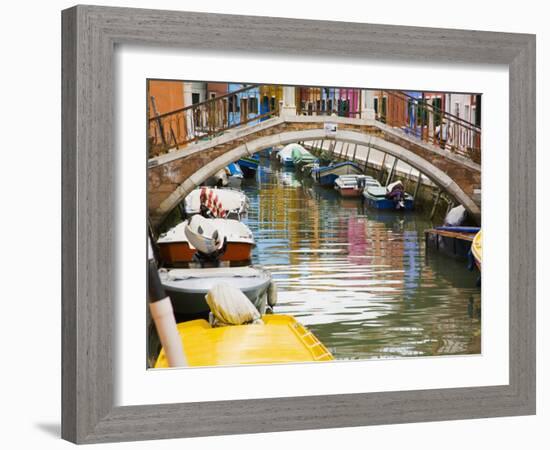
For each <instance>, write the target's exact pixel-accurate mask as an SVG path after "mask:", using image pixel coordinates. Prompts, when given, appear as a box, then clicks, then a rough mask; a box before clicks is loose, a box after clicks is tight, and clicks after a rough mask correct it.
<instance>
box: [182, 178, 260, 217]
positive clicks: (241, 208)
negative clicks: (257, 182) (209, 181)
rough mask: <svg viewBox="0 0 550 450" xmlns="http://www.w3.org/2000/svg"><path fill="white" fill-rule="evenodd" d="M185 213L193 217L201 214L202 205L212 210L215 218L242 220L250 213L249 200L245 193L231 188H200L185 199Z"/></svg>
mask: <svg viewBox="0 0 550 450" xmlns="http://www.w3.org/2000/svg"><path fill="white" fill-rule="evenodd" d="M184 205H185V213H186V214H187V216H193V215H195V214H200V213H201V205H202V207H203V209H204V208H205V207H207V208H209V209H210V212H212V213H213V214H212V216H213V217H221V218H227V219H237V220H240V219H241V218H242V217H244V216H245V215H246V213H247V211H248V207H249V200H248V197H247V196H246V195H245V194H244V192H241V191H238V190H236V189H230V188H222V189H218V188H207V187H204V186H203V187H200V188H197V189H195V190H193V191H192V192H191V193H190V194H189V195H188V196H187V197H186V198H185V202H184Z"/></svg>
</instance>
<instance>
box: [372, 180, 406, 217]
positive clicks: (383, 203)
mask: <svg viewBox="0 0 550 450" xmlns="http://www.w3.org/2000/svg"><path fill="white" fill-rule="evenodd" d="M386 194H388V189H387V188H385V187H383V186H380V185H378V186H366V187H365V190H364V191H363V197H365V201H366V203H367V206H369V207H371V208H375V209H394V210H395V209H400V210H405V211H410V210H412V209H413V208H414V199H413V197H412V195H410V194H408V193H406V192H405V193H404V198H403V200H402V203H403V204H402V206H401V205H399V204H397V205H396V202H394V201H393V200H392V199H389V198H387V196H386Z"/></svg>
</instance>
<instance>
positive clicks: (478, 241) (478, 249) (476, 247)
mask: <svg viewBox="0 0 550 450" xmlns="http://www.w3.org/2000/svg"><path fill="white" fill-rule="evenodd" d="M482 240H483V235H482V231H481V230H479V231H478V233H477V234H476V235H475V237H474V240H473V241H472V255H473V257H474V261H475V263H476V266H477V268H478V269H479V271H480V272H481V262H482V259H483V246H482V243H483V242H482Z"/></svg>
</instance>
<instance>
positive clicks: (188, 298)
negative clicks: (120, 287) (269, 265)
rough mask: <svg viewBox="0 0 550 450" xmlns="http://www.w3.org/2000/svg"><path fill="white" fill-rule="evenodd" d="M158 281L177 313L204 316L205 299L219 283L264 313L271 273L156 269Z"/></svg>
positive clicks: (269, 302)
mask: <svg viewBox="0 0 550 450" xmlns="http://www.w3.org/2000/svg"><path fill="white" fill-rule="evenodd" d="M159 277H160V281H161V283H162V285H163V287H164V289H165V290H166V293H167V294H168V296H169V297H170V299H171V300H172V306H173V308H174V311H175V312H176V313H178V314H204V315H206V314H208V312H209V311H210V308H209V307H208V304H207V303H206V299H205V296H206V294H207V293H208V291H209V290H210V289H211V288H212V287H213V286H215V285H217V284H219V283H227V284H229V285H231V286H234V287H236V288H238V289H240V290H241V292H243V294H245V295H246V296H247V297H248V299H249V300H250V301H251V302H252V304H253V305H254V306H255V307H256V308H257V309H258V311H260V313H261V314H264V313H265V311H266V308H267V306H268V305H272V304H274V303H275V300H273V299H271V298H269V296H270V295H271V292H272V290H271V289H270V286H271V283H272V281H271V274H270V273H269V272H268V271H267V270H265V269H263V268H261V267H254V266H248V267H215V268H201V269H168V270H167V269H160V270H159Z"/></svg>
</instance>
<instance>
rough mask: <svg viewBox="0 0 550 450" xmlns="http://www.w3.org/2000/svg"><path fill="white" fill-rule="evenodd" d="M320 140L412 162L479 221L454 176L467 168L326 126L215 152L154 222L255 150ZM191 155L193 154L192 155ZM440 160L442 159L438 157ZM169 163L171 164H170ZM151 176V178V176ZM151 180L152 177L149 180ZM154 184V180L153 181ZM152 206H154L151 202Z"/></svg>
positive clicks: (167, 201)
mask: <svg viewBox="0 0 550 450" xmlns="http://www.w3.org/2000/svg"><path fill="white" fill-rule="evenodd" d="M318 140H325V141H326V140H337V141H341V142H347V143H350V144H358V145H362V146H366V147H370V148H373V149H376V150H378V151H381V152H384V153H387V154H388V155H391V156H394V157H396V158H397V159H399V160H401V161H403V162H405V163H407V164H409V165H410V166H412V167H413V168H415V169H416V170H418V171H419V172H421V173H422V174H423V175H425V176H426V177H427V178H429V179H430V180H431V181H432V182H433V183H435V184H436V185H437V186H438V187H439V188H441V189H442V190H443V191H444V192H446V193H447V194H448V195H449V196H450V197H452V198H453V199H454V200H455V201H456V202H457V203H460V204H462V205H464V207H465V208H466V210H467V211H468V212H469V213H470V214H471V215H472V216H473V217H474V219H475V220H476V221H477V222H478V223H480V220H481V210H480V207H479V206H478V205H477V204H476V203H475V202H474V200H473V199H472V197H471V196H470V195H469V194H468V193H467V192H466V190H469V191H472V189H471V186H461V185H460V184H459V183H458V182H457V181H455V180H454V179H453V175H454V174H453V172H456V171H458V172H460V174H457V175H458V176H457V177H458V178H461V179H462V180H463V183H462V184H466V183H465V182H464V180H465V178H468V177H465V176H464V167H461V166H460V165H459V164H456V166H457V167H456V168H453V166H452V165H451V166H450V167H449V164H448V162H447V163H446V165H447V167H446V169H447V170H442V168H440V167H438V165H436V163H432V162H430V161H428V160H427V159H425V158H423V157H422V156H420V155H418V154H416V153H415V152H413V151H411V150H408V149H406V148H404V147H403V146H401V145H398V144H396V143H393V142H389V141H387V140H385V139H383V138H381V137H378V136H376V135H374V134H369V133H366V132H358V131H350V130H341V131H340V130H339V131H337V132H336V133H335V134H333V135H330V136H329V135H327V132H326V131H325V130H324V129H321V128H319V129H308V130H299V131H282V132H279V133H277V134H273V135H268V136H262V137H258V138H256V139H252V140H250V141H248V142H245V143H242V144H239V145H235V147H233V148H231V149H228V150H226V151H224V152H223V153H222V154H219V155H217V156H214V155H212V157H211V159H210V161H208V162H206V163H205V164H204V165H202V167H200V168H199V169H198V170H196V171H194V172H193V173H191V174H189V175H188V176H187V177H186V178H185V180H184V181H183V182H182V183H181V184H179V185H178V186H177V187H176V188H175V189H173V190H172V192H171V193H170V194H169V195H167V196H166V198H164V199H163V200H162V202H160V204H159V205H158V207H156V208H152V209H150V218H151V221H152V222H153V224H160V223H161V222H162V220H164V218H166V216H167V215H168V214H169V213H170V212H171V211H172V210H173V209H174V208H175V207H177V205H178V204H179V203H180V202H181V201H182V200H183V199H184V198H185V197H186V196H187V195H188V194H189V193H190V192H191V191H192V190H193V189H195V188H196V187H197V186H200V185H201V184H202V183H203V182H204V181H206V180H207V179H208V178H209V177H211V176H213V175H214V174H215V173H216V172H218V171H219V170H221V169H223V168H224V167H226V166H227V165H228V164H229V163H231V162H234V161H237V160H239V159H240V158H242V157H246V156H251V155H253V154H254V153H257V152H259V151H260V150H263V149H265V148H269V147H273V146H277V145H286V144H290V143H293V142H298V141H318ZM193 156H194V155H192V156H191V157H193ZM435 159H436V160H441V159H442V158H437V157H436V158H435ZM168 164H170V163H168ZM149 178H150V179H151V177H149ZM479 179H480V174H479V176H478V180H471V181H472V183H471V185H475V184H476V181H477V182H478V181H479ZM150 181H151V180H150ZM150 184H151V183H150ZM150 206H151V205H150Z"/></svg>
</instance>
